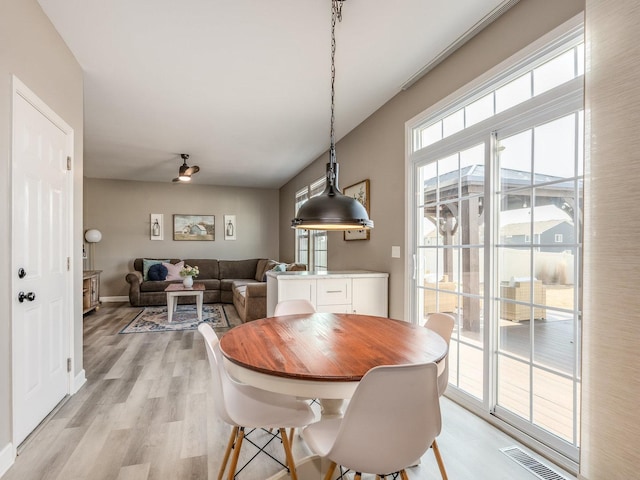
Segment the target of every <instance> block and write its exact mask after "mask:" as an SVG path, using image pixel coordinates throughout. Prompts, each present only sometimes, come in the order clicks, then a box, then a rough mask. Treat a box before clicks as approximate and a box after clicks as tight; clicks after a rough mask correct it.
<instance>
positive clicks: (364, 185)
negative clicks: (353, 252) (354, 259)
mask: <svg viewBox="0 0 640 480" xmlns="http://www.w3.org/2000/svg"><path fill="white" fill-rule="evenodd" d="M342 193H344V194H345V195H346V196H348V197H352V198H355V199H356V200H357V201H359V202H360V203H361V204H362V205H364V208H365V209H366V210H367V214H369V198H370V197H369V195H370V194H369V179H366V180H362V181H361V182H358V183H354V184H353V185H351V186H349V187H347V188H345V189H344V190H343V192H342ZM369 235H370V231H369V230H346V231H345V232H344V239H345V240H369Z"/></svg>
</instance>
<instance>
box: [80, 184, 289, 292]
mask: <svg viewBox="0 0 640 480" xmlns="http://www.w3.org/2000/svg"><path fill="white" fill-rule="evenodd" d="M151 213H162V214H163V215H164V240H151V239H150V237H149V229H150V216H149V215H150V214H151ZM174 213H179V214H190V213H191V214H198V215H215V224H216V235H215V240H214V241H213V242H185V241H174V240H173V234H172V229H171V227H172V222H173V214H174ZM225 214H227V215H235V216H236V237H237V240H233V241H231V240H225V239H224V231H223V226H222V225H223V215H225ZM278 219H279V216H278V191H277V190H275V189H259V188H235V187H234V188H231V187H215V186H206V185H197V184H195V183H194V184H192V185H176V184H172V183H171V182H167V183H151V182H133V181H122V180H102V179H94V178H85V184H84V226H85V230H86V229H89V228H97V229H98V230H100V231H101V232H102V241H101V242H100V243H98V244H96V246H95V264H94V267H95V268H96V269H98V270H103V272H102V274H101V284H100V288H101V291H100V296H102V297H105V296H121V295H128V291H129V290H128V284H127V283H126V281H125V275H126V274H127V273H128V272H130V271H131V270H132V269H133V265H132V264H133V259H134V258H136V257H151V258H218V259H223V260H234V259H243V258H274V259H275V258H277V256H278Z"/></svg>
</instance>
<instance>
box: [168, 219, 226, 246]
mask: <svg viewBox="0 0 640 480" xmlns="http://www.w3.org/2000/svg"><path fill="white" fill-rule="evenodd" d="M215 238H216V217H215V215H193V214H182V213H175V214H174V215H173V239H174V240H175V241H186V242H203V241H204V242H211V241H214V240H215Z"/></svg>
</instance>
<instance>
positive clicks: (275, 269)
mask: <svg viewBox="0 0 640 480" xmlns="http://www.w3.org/2000/svg"><path fill="white" fill-rule="evenodd" d="M286 270H287V265H286V264H284V263H276V264H275V266H274V267H273V268H269V269H267V270H266V271H265V272H264V276H263V279H262V281H263V282H266V281H267V272H285V271H286Z"/></svg>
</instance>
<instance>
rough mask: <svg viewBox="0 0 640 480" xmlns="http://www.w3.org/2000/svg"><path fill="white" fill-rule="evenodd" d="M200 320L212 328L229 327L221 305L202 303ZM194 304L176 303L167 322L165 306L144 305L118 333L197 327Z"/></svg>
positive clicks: (173, 330)
mask: <svg viewBox="0 0 640 480" xmlns="http://www.w3.org/2000/svg"><path fill="white" fill-rule="evenodd" d="M202 321H203V322H206V323H208V324H210V325H211V326H212V327H213V328H229V327H230V325H229V318H228V317H227V313H226V311H225V308H224V307H223V305H219V304H213V305H203V306H202ZM199 324H200V322H199V321H198V314H197V312H196V306H195V305H178V308H177V309H176V311H175V312H173V318H172V320H171V323H169V322H168V315H167V307H145V308H144V310H142V311H141V312H140V313H139V314H138V315H136V317H135V318H134V319H133V320H132V321H131V322H129V324H128V325H127V326H126V327H124V328H123V329H122V330H121V331H120V333H148V332H176V331H181V330H195V329H196V328H198V325H199Z"/></svg>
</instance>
